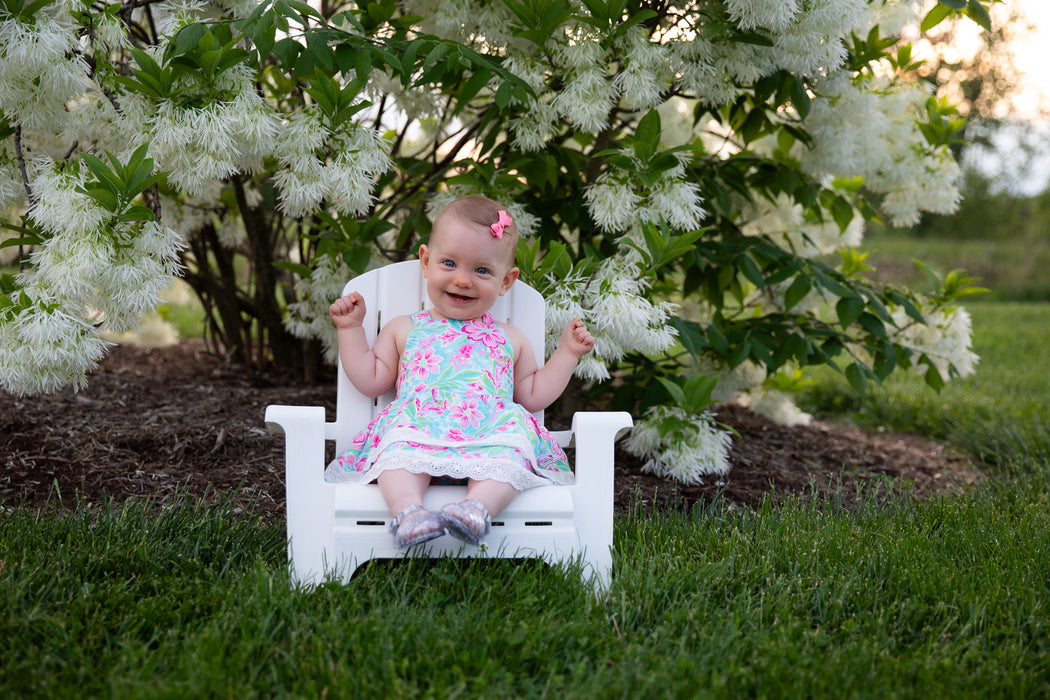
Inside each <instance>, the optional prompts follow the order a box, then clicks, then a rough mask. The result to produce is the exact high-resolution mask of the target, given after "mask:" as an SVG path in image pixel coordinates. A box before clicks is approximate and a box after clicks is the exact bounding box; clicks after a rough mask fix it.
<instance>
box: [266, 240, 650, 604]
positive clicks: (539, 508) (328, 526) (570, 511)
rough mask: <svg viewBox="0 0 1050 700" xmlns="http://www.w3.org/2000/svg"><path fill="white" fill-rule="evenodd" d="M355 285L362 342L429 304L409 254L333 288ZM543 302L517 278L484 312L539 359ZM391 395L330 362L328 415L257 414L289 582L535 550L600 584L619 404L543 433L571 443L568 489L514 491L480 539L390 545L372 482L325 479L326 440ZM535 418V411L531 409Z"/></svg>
mask: <svg viewBox="0 0 1050 700" xmlns="http://www.w3.org/2000/svg"><path fill="white" fill-rule="evenodd" d="M351 291H357V292H360V293H361V294H362V295H363V296H364V298H365V301H366V307H367V310H368V314H367V316H366V318H365V325H364V327H365V334H366V336H367V338H368V342H369V344H370V345H371V344H372V343H373V342H374V341H375V337H376V334H377V332H378V330H379V328H380V325H381V324H382V323H383V320H384V319H389V318H393V317H394V316H397V315H401V314H412V313H415V312H417V311H419V310H421V309H423V308H427V307H428V306H429V305H430V302H429V299H428V298H427V295H426V286H425V284H424V280H423V275H422V271H421V268H420V265H419V263H418V262H417V261H408V262H403V263H396V264H393V265H388V266H386V267H382V268H379V269H377V270H373V271H371V272H367V273H365V274H363V275H361V276H359V277H356V278H354V279H353V280H351V281H350V282H349V283H348V284H347V285H346V287H345V289H344V290H343V294H344V295H345V294H348V293H349V292H351ZM544 305H545V303H544V300H543V297H542V296H541V295H540V294H539V293H538V292H537V291H536V290H535V289H533V288H532V287H529V286H528V285H526V284H524V283H522V282H517V283H516V284H514V286H513V287H511V289H510V291H509V292H508V293H507V294H506V295H504V296H503V297H501V298H500V300H499V302H498V303H497V305H496V306H495V308H493V310H492V315H493V316H494V317H495V318H496V319H497V320H501V321H508V322H510V323H512V324H513V325H515V326H517V327H518V328H521V329H522V330H523V331H524V332H525V333H526V335H527V336H528V338H529V340H530V342H531V343H532V345H533V350H534V351H535V354H536V357H537V358H538V359H539V361H540V362H542V361H543V357H544V341H543V337H544ZM392 398H393V392H390V393H389V394H387V395H385V396H382V397H380V398H379V399H377V400H373V399H370V398H367V397H365V396H363V395H362V394H360V393H358V392H357V390H356V389H354V387H353V385H352V384H351V383H350V380H349V379H348V378H347V376H346V374H345V373H344V372H343V371H342V367H340V370H339V380H338V395H337V404H336V420H335V422H334V423H329V422H326V421H325V410H324V408H323V407H319V406H318V407H314V406H281V405H272V406H268V407H267V408H266V422H267V424H268V425H269V426H270V427H271V428H281V429H283V430H284V433H285V490H286V498H287V514H288V557H289V560H290V564H291V568H292V574H293V577H294V579H295V580H296V581H297V582H299V583H301V584H304V585H316V584H318V583H321V582H322V581H324V580H325V579H326V578H328V577H330V576H336V577H338V578H339V579H341V580H342V581H343V582H346V581H349V580H350V577H351V575H352V574H353V572H354V571H355V570H356V569H357V567H358V566H359V565H361V564H363V563H365V562H366V561H368V560H369V559H386V558H389V559H393V558H398V557H403V556H406V554H407V555H408V556H420V555H423V556H431V557H438V556H446V555H451V556H482V557H503V558H533V557H540V558H543V559H545V560H547V561H548V562H555V561H576V560H577V559H579V560H581V561H582V563H583V565H584V566H583V569H584V575H585V576H586V577H589V578H592V580H593V583H594V584H595V585H596V586H597V587H598V588H604V587H605V586H606V585H607V584H608V582H609V578H610V575H611V571H612V551H611V547H612V542H613V442H614V441H615V439H616V436H617V433H618V432H619V431H620V430H622V429H624V428H629V427H631V426H632V425H633V421H632V419H631V416H630V414H628V413H624V412H589V413H577V414H576V415H575V416H574V417H573V420H572V430H568V431H561V432H557V431H556V432H553V435H554V437H555V439H556V440H557V441H558V442H559V443H560V444H561V445H562V446H563V447H566V446H568V445H569V443H570V441H572V442H573V443H574V445H575V449H576V459H575V465H574V471H575V474H576V484H575V485H573V486H541V487H537V488H533V489H529V490H526V491H523V492H522V493H520V494H519V495H518V496H517V498H515V499H514V501H513V502H512V503H511V505H510V506H509V507H507V508H506V509H505V510H504V511H503V512H502V513H500V514H499V515H498V516H497V517H496V518H495V519H494V521H493V523H492V529H491V532H490V533H489V535H488V536H486V537H485V539H484V540H482V543H481V545H479V546H472V545H467V544H464V543H463V542H460V541H459V540H456V539H453V538H452V537H451V536H449V535H445V536H442V537H439V538H437V539H435V540H431V541H430V542H428V543H426V544H424V545H421V546H418V547H414V548H410V549H408V550H406V551H399V550H397V549H395V548H394V542H393V536H392V535H391V534H390V533H389V532H388V529H387V528H388V526H389V524H390V521H391V520H392V517H391V515H390V512H389V510H388V509H387V506H386V503H385V502H384V500H383V497H382V495H381V494H380V493H379V487H378V486H376V485H375V484H346V483H340V484H333V483H328V482H326V481H325V480H324V469H325V462H326V451H325V442H326V441H334V443H335V453H334V454H336V455H338V454H340V453H341V452H342V451H343V450H344V449H345V448H346V446H347V445H349V444H350V441H351V440H352V439H353V437H354V435H355V434H356V433H357V432H358V431H359V430H360V429H361V428H363V427H364V426H365V425H366V424H367V423H368V422H369V421H370V420H371V419H372V417H373V416H374V415H375V414H376V413H377V412H378V411H379V410H381V409H382V407H383V406H385V405H386V404H387V403H388V402H389V401H390V400H391V399H392ZM536 415H537V418H538V419H540V420H541V421H542V413H540V414H536ZM465 493H466V487H463V486H432V487H431V488H430V489H428V491H427V494H426V499H425V501H424V506H425V507H426V508H428V509H432V510H437V509H439V508H440V507H441V506H442V505H444V504H446V503H449V502H452V501H459V500H462V499H463V498H464V497H465Z"/></svg>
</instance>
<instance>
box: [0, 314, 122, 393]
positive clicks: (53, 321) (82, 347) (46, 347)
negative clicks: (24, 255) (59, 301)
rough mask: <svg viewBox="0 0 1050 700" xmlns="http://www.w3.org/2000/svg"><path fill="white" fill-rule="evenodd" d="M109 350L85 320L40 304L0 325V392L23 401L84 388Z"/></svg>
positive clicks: (106, 344)
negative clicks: (69, 388)
mask: <svg viewBox="0 0 1050 700" xmlns="http://www.w3.org/2000/svg"><path fill="white" fill-rule="evenodd" d="M108 346H109V343H107V342H106V341H104V340H101V339H100V338H98V337H97V336H96V335H95V333H94V329H93V328H92V326H91V324H90V323H88V322H87V321H85V320H84V319H82V318H78V317H76V316H73V315H71V314H69V313H66V312H65V311H63V310H62V309H61V308H54V307H53V306H51V305H45V304H43V303H42V302H38V303H36V304H34V305H33V306H31V307H30V308H28V309H26V310H23V311H22V312H21V313H19V315H18V316H17V317H16V318H15V319H14V321H13V322H11V323H6V324H2V325H0V389H3V390H4V391H6V392H8V393H12V394H17V395H19V396H21V395H25V394H39V393H51V392H54V391H58V390H59V389H61V388H62V387H64V386H68V385H70V384H72V385H73V386H74V387H76V388H82V387H83V386H84V385H85V384H86V379H85V374H86V373H87V372H88V371H89V370H91V369H94V368H95V367H96V366H97V365H98V363H99V361H100V360H101V359H102V357H103V355H105V353H106V349H107V347H108Z"/></svg>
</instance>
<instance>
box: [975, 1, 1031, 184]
mask: <svg viewBox="0 0 1050 700" xmlns="http://www.w3.org/2000/svg"><path fill="white" fill-rule="evenodd" d="M1006 1H1007V2H1008V3H1009V4H1010V5H1012V6H1016V7H1019V8H1020V9H1022V10H1024V12H1025V14H1026V15H1027V16H1028V18H1029V19H1030V20H1031V21H1032V23H1033V24H1035V25H1036V30H1035V31H1034V32H1032V34H1031V35H1029V36H1028V37H1026V38H1025V40H1024V41H1019V42H1018V43H1016V44H1015V46H1014V54H1015V57H1016V61H1017V67H1018V69H1019V70H1020V71H1021V73H1022V75H1023V80H1024V84H1023V86H1022V89H1020V90H1018V92H1017V94H1016V95H1015V97H1014V105H1015V107H1016V109H1017V113H1018V116H1019V117H1021V118H1022V119H1027V120H1029V121H1027V122H1022V123H1020V124H1019V125H1018V126H1017V128H1015V129H1014V130H1013V131H1010V130H1006V131H1004V132H1002V133H1001V134H1000V135H999V138H997V139H996V146H997V147H996V149H995V150H994V151H984V150H981V149H970V151H969V152H968V153H967V160H968V161H969V162H970V163H972V164H974V165H977V167H979V168H980V169H981V170H983V171H984V172H985V173H987V174H988V175H991V176H992V177H993V179H994V180H995V181H996V182H997V183H998V184H999V186H1000V187H1001V188H1002V189H1004V190H1007V191H1009V192H1012V193H1014V194H1019V195H1035V194H1039V193H1041V192H1044V191H1046V190H1047V189H1048V188H1050V123H1048V120H1047V115H1046V114H1045V113H1043V114H1040V113H1039V111H1038V106H1039V105H1040V104H1041V105H1043V106H1044V107H1045V106H1046V105H1050V0H1006ZM993 21H994V16H993ZM977 31H980V30H977ZM1021 139H1024V140H1025V141H1027V142H1028V143H1029V148H1030V147H1031V145H1032V144H1037V145H1038V147H1039V152H1038V153H1037V154H1036V155H1035V156H1034V157H1033V158H1032V159H1031V160H1026V159H1022V158H1020V157H1019V155H1020V154H1021V153H1022V151H1021V150H1020V148H1019V143H1020V141H1021Z"/></svg>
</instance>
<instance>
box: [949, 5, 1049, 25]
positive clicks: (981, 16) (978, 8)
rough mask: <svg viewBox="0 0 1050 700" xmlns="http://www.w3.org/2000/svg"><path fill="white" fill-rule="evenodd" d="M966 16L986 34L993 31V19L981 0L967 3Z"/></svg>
mask: <svg viewBox="0 0 1050 700" xmlns="http://www.w3.org/2000/svg"><path fill="white" fill-rule="evenodd" d="M1044 1H1045V0H1044ZM966 15H967V16H968V17H969V18H970V19H972V20H973V21H974V22H976V23H977V24H978V25H979V26H980V27H981V28H982V29H984V30H985V31H986V32H990V31H992V18H991V17H990V16H989V15H988V10H987V9H986V8H985V6H984V5H982V4H981V3H980V1H979V0H970V2H969V3H967V5H966Z"/></svg>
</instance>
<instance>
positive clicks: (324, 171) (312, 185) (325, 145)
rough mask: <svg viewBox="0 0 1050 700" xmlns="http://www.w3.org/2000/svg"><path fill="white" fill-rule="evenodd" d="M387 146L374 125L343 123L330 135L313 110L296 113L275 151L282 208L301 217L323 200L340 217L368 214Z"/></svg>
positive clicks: (385, 162)
mask: <svg viewBox="0 0 1050 700" xmlns="http://www.w3.org/2000/svg"><path fill="white" fill-rule="evenodd" d="M389 149H390V143H389V142H388V141H386V140H385V139H383V138H382V137H381V136H380V134H379V133H378V132H377V131H375V130H373V129H369V128H367V127H363V126H359V125H357V124H353V123H347V124H344V125H342V127H341V128H340V130H339V131H338V132H335V133H333V132H330V131H329V130H328V129H327V128H326V127H325V125H324V123H323V122H322V119H321V115H320V114H318V113H317V112H316V111H314V110H300V111H298V112H296V113H295V114H294V115H292V117H291V118H290V119H289V120H288V121H287V123H286V124H284V126H283V133H282V138H280V139H279V140H278V142H277V144H276V150H275V152H276V155H277V158H278V159H279V160H280V162H281V165H282V166H283V167H282V168H281V169H280V170H278V171H277V172H276V173H275V174H274V184H276V185H277V188H278V190H279V191H280V202H279V206H280V207H281V210H282V211H284V212H285V213H287V214H288V215H289V216H294V217H302V216H306V215H307V214H309V213H310V212H311V211H314V210H315V209H317V208H318V207H321V206H322V205H323V204H324V203H326V202H327V203H328V204H329V205H330V206H331V207H332V208H333V209H334V210H335V211H337V212H338V213H339V214H342V215H344V216H361V215H364V214H366V213H367V212H368V209H369V207H370V206H371V204H372V202H373V201H374V195H373V194H372V187H373V183H374V179H375V177H376V176H378V175H379V174H381V173H383V172H384V171H386V170H387V169H388V168H389V167H390V156H389ZM328 154H334V155H328Z"/></svg>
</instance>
